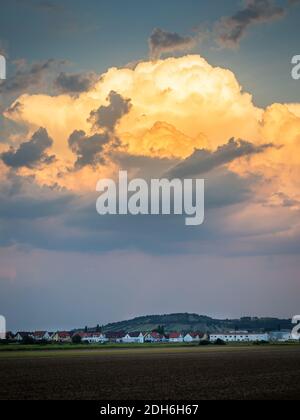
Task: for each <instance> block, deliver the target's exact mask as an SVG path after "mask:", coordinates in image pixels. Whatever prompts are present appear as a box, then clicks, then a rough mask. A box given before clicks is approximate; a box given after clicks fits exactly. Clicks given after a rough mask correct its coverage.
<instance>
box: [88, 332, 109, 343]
mask: <svg viewBox="0 0 300 420" xmlns="http://www.w3.org/2000/svg"><path fill="white" fill-rule="evenodd" d="M81 338H82V342H83V343H89V344H104V343H107V342H108V338H106V336H105V335H104V334H102V333H90V334H89V333H86V334H83V336H82V337H81Z"/></svg>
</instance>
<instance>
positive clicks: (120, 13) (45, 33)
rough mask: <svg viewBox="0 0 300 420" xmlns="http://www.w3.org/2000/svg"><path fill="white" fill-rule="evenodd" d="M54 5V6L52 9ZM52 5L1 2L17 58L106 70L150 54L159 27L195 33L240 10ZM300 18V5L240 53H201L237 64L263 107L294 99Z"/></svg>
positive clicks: (191, 2) (69, 1)
mask: <svg viewBox="0 0 300 420" xmlns="http://www.w3.org/2000/svg"><path fill="white" fill-rule="evenodd" d="M48 3H51V4H53V5H54V7H53V8H47V7H46V6H47V5H48ZM48 3H47V2H46V1H44V2H43V1H39V0H36V1H35V0H23V1H18V0H13V1H7V2H6V4H5V5H2V13H1V16H0V28H1V30H0V35H1V39H2V42H4V45H6V47H7V53H8V55H9V59H10V60H15V59H20V58H26V59H27V60H29V61H37V60H46V59H48V58H55V59H63V60H69V61H70V62H71V63H72V64H73V69H74V70H94V71H97V72H103V71H104V70H106V69H107V68H109V67H111V66H122V65H126V64H127V63H129V62H134V61H136V60H140V59H141V58H146V57H147V55H148V45H147V40H148V38H149V36H150V34H151V32H152V30H153V28H155V27H159V28H163V29H164V30H166V31H171V32H178V33H180V34H182V35H189V34H192V33H193V30H195V29H196V28H197V27H201V28H202V27H209V26H211V25H212V24H213V23H214V22H216V21H217V20H219V19H220V18H221V17H222V16H230V15H232V14H233V13H234V12H235V11H236V10H237V8H238V7H241V6H240V5H241V3H240V2H237V1H236V0H227V1H226V2H224V1H220V0H214V1H209V2H208V1H199V0H187V1H184V2H183V1H180V0H165V1H164V2H161V1H157V0H153V1H151V2H141V1H137V0H130V1H129V2H127V3H126V5H124V2H122V1H117V0H112V1H106V0H101V1H97V0H87V1H85V2H83V1H81V0H63V1H52V2H48ZM278 4H286V2H285V1H279V2H278ZM55 6H57V7H55ZM299 19H300V7H297V6H295V7H293V8H292V9H290V11H289V12H288V16H287V17H286V18H284V19H280V20H278V21H275V22H271V23H264V24H261V25H257V26H255V27H253V28H251V29H250V31H249V34H248V36H247V37H246V38H245V39H243V40H242V43H241V46H240V47H239V48H238V49H236V50H230V49H224V50H220V49H218V48H216V46H214V45H212V44H211V43H209V42H203V43H202V44H201V43H200V44H199V45H198V46H197V47H196V48H195V50H194V51H195V52H196V53H200V54H201V55H203V56H204V57H205V58H207V59H208V61H209V62H210V63H211V64H213V65H219V66H223V67H225V68H230V69H232V70H233V71H234V72H235V74H236V75H237V77H238V80H239V81H240V82H241V84H242V85H243V86H244V88H245V89H246V90H247V91H250V92H252V93H253V95H254V100H255V102H256V103H257V104H258V105H260V106H261V105H263V106H266V105H268V104H270V103H274V102H294V101H297V98H298V95H299V88H298V85H296V83H295V81H293V80H291V78H290V71H291V64H290V61H291V58H292V57H293V56H294V55H295V54H297V52H298V48H299V43H298V39H299V24H298V23H299Z"/></svg>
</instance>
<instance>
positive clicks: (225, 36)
mask: <svg viewBox="0 0 300 420" xmlns="http://www.w3.org/2000/svg"><path fill="white" fill-rule="evenodd" d="M284 15H285V9H284V8H282V7H279V6H278V5H277V4H276V2H275V1H274V0H245V6H244V8H243V9H241V10H239V11H238V12H236V13H234V14H233V15H232V16H230V17H224V18H222V19H221V20H220V21H219V22H217V24H216V26H215V30H216V36H217V42H218V43H219V44H220V45H221V46H224V47H236V46H237V45H238V44H239V42H240V41H241V39H242V38H243V37H244V36H245V35H246V33H247V31H248V29H250V28H251V26H253V25H256V24H259V23H266V22H271V21H273V20H275V19H278V18H281V17H283V16H284Z"/></svg>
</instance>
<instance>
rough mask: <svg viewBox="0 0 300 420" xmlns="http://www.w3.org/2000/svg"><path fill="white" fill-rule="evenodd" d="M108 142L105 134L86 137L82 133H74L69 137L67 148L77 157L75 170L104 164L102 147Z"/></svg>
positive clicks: (107, 136) (108, 139)
mask: <svg viewBox="0 0 300 420" xmlns="http://www.w3.org/2000/svg"><path fill="white" fill-rule="evenodd" d="M109 141H110V136H109V135H108V134H107V133H104V134H95V135H93V136H87V135H86V133H85V132H84V131H74V132H73V133H72V134H71V136H70V137H69V147H70V149H71V150H72V152H73V153H75V154H76V155H77V161H76V163H75V168H76V169H80V168H83V167H84V166H87V165H91V166H96V165H98V164H100V163H102V164H103V163H104V161H105V160H104V157H103V154H102V153H103V150H104V146H105V145H106V144H108V143H109Z"/></svg>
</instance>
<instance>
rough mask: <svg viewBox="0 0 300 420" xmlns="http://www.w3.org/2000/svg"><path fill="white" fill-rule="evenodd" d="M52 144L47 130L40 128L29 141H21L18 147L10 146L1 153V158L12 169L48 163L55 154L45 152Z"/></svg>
mask: <svg viewBox="0 0 300 420" xmlns="http://www.w3.org/2000/svg"><path fill="white" fill-rule="evenodd" d="M52 144H53V140H52V139H51V138H50V137H49V136H48V133H47V131H46V130H45V129H44V128H40V129H39V130H38V131H37V132H36V133H34V134H33V136H32V138H31V139H30V140H29V141H27V142H24V143H22V144H21V145H20V146H19V148H17V149H14V148H11V149H10V150H9V151H8V152H4V153H2V155H1V159H2V161H3V162H4V163H5V165H6V166H9V167H11V168H14V169H19V168H22V167H27V168H34V167H38V166H40V165H49V164H51V163H52V162H53V161H54V159H55V156H50V155H48V154H47V153H46V150H47V149H49V148H50V147H51V146H52Z"/></svg>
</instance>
